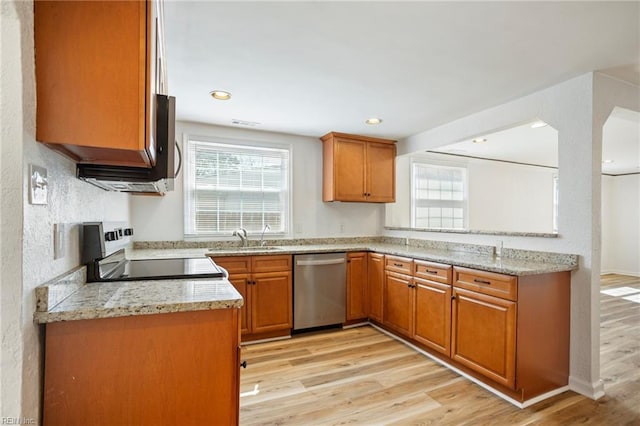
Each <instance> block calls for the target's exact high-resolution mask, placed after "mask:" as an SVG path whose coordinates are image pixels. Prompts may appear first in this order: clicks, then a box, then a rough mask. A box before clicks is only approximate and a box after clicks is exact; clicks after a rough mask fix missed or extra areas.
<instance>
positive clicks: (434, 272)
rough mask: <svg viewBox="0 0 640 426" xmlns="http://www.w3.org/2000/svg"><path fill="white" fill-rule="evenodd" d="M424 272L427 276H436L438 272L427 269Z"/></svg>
mask: <svg viewBox="0 0 640 426" xmlns="http://www.w3.org/2000/svg"><path fill="white" fill-rule="evenodd" d="M424 271H425V272H426V273H428V274H436V275H438V271H431V270H429V269H425V270H424Z"/></svg>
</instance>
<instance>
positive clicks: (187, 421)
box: [43, 309, 240, 426]
mask: <svg viewBox="0 0 640 426" xmlns="http://www.w3.org/2000/svg"><path fill="white" fill-rule="evenodd" d="M239 344H240V336H239V328H238V309H217V310H204V311H191V312H175V313H167V314H155V315H136V316H127V317H117V318H100V319H90V320H77V321H62V322H54V323H50V324H47V325H46V326H45V368H44V397H43V400H44V401H43V424H44V425H45V426H54V425H64V426H75V425H77V426H86V425H132V424H135V425H141V426H145V425H148V426H155V425H169V424H171V425H178V424H180V425H212V424H224V425H233V424H238V419H239V395H240V385H239V382H240V360H239V357H240V348H239Z"/></svg>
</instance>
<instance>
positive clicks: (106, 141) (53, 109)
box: [34, 1, 155, 167]
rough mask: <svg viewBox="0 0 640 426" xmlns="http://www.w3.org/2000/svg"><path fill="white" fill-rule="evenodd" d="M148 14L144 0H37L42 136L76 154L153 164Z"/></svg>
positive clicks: (101, 160)
mask: <svg viewBox="0 0 640 426" xmlns="http://www.w3.org/2000/svg"><path fill="white" fill-rule="evenodd" d="M150 14H151V2H144V1H141V2H127V1H122V2H112V1H69V2H62V1H36V2H35V4H34V27H35V30H34V43H35V49H36V52H37V55H36V57H35V61H36V81H37V84H36V92H37V94H36V95H37V112H36V115H37V118H36V123H37V125H36V140H38V141H40V142H45V143H47V144H49V146H50V147H51V148H53V149H56V150H58V151H60V152H62V153H64V154H65V155H67V156H69V157H71V158H72V159H74V160H76V161H83V162H89V163H98V164H115V165H124V166H138V167H150V166H151V164H153V162H154V161H155V160H154V156H155V150H151V149H150V148H149V146H148V144H149V137H150V135H149V134H148V133H147V130H148V129H147V124H148V123H147V120H149V115H148V114H149V111H150V108H147V99H149V96H150V88H149V86H148V84H149V83H148V80H149V79H148V78H147V66H148V63H147V60H148V57H147V51H149V50H150V48H151V40H149V38H148V36H150V35H151V31H150V28H151V22H149V21H148V20H147V16H148V15H150ZM150 54H151V53H150Z"/></svg>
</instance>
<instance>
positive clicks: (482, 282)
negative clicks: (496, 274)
mask: <svg viewBox="0 0 640 426" xmlns="http://www.w3.org/2000/svg"><path fill="white" fill-rule="evenodd" d="M473 282H474V283H479V284H488V285H491V281H486V280H480V279H478V278H475V279H474V280H473Z"/></svg>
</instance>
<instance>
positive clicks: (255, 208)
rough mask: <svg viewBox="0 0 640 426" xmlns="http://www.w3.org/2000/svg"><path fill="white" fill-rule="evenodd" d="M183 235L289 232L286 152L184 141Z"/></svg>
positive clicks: (245, 146) (287, 153) (287, 158)
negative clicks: (238, 229)
mask: <svg viewBox="0 0 640 426" xmlns="http://www.w3.org/2000/svg"><path fill="white" fill-rule="evenodd" d="M185 151H186V153H185V157H186V161H185V163H186V164H185V167H186V170H185V236H223V235H224V236H230V235H231V233H232V232H233V231H234V230H235V229H237V228H240V227H243V228H245V229H246V230H247V231H248V232H249V233H260V232H262V230H263V228H264V226H265V225H269V227H270V228H271V233H286V232H288V222H289V149H284V148H271V147H269V148H267V147H262V146H248V145H236V144H228V143H216V142H206V141H200V140H192V139H189V140H187V142H186V150H185Z"/></svg>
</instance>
